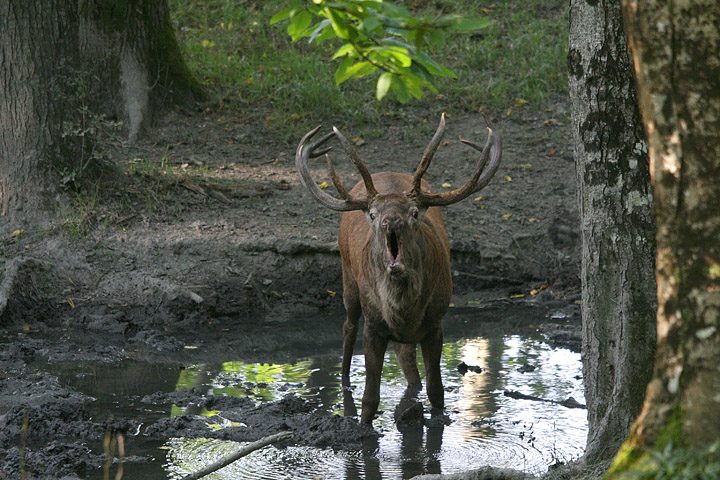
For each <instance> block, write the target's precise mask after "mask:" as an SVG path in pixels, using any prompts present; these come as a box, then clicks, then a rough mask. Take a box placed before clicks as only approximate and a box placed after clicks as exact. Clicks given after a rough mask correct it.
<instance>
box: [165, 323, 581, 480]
mask: <svg viewBox="0 0 720 480" xmlns="http://www.w3.org/2000/svg"><path fill="white" fill-rule="evenodd" d="M390 350H392V349H389V351H390ZM339 360H340V359H339V358H338V359H333V360H332V361H329V360H328V359H327V357H322V358H314V359H311V360H307V361H303V362H298V363H296V364H293V365H266V364H265V365H261V364H245V363H241V362H228V363H225V364H223V365H222V369H221V370H222V371H220V372H217V371H215V372H210V371H208V367H206V366H202V365H198V366H193V367H190V368H187V369H185V370H184V371H183V373H182V375H181V377H180V382H179V384H178V388H184V387H192V386H195V387H197V386H199V385H203V386H204V387H205V388H206V389H207V390H208V393H209V394H210V393H212V394H215V395H223V394H224V395H233V396H251V397H253V398H255V399H256V400H261V401H274V400H278V399H280V398H282V397H283V396H285V395H287V394H290V393H294V394H296V395H299V396H302V397H304V398H314V399H316V400H317V401H318V402H319V403H320V404H321V405H322V406H323V407H324V408H326V409H327V410H329V411H333V412H336V413H338V414H342V390H341V388H340V366H339ZM461 362H465V363H466V364H467V365H473V366H479V367H481V368H482V369H483V371H482V372H481V373H472V372H468V373H466V374H465V375H464V376H463V375H461V374H460V373H459V372H458V370H457V366H458V364H460V363H461ZM363 363H364V361H363V357H362V355H356V356H355V357H354V358H353V362H352V367H351V382H352V385H353V387H354V390H353V394H354V397H355V403H356V404H357V408H358V411H359V410H360V397H361V396H362V391H363V386H364V370H363ZM524 364H528V365H530V366H532V367H535V369H534V370H533V371H530V372H526V373H522V372H521V371H519V367H521V366H522V365H524ZM442 369H443V382H444V385H445V390H446V393H445V413H446V414H448V416H449V417H450V419H451V423H450V425H448V426H445V427H442V426H435V427H428V428H421V429H417V428H416V429H410V431H405V432H404V433H401V432H399V431H398V429H397V428H396V427H395V425H394V420H393V410H394V408H395V407H396V406H397V405H398V403H399V401H400V399H401V398H402V396H403V394H404V393H405V380H404V378H403V376H402V373H401V371H400V367H399V366H398V364H397V362H396V361H395V357H394V354H392V353H388V354H387V355H386V358H385V367H384V369H383V382H382V387H381V400H380V402H381V403H380V411H381V413H380V414H379V416H378V418H376V420H375V421H374V424H373V426H374V427H375V429H376V430H378V431H379V432H381V433H382V436H381V437H380V439H379V440H378V441H377V442H376V444H374V445H367V446H365V448H364V451H363V452H353V453H347V452H337V453H335V452H332V451H329V450H320V449H316V448H309V447H302V448H301V447H290V448H287V449H281V450H278V449H275V448H274V447H268V448H266V449H263V450H261V451H259V452H256V453H254V454H252V455H250V456H248V457H245V458H244V459H241V460H240V461H238V462H236V463H234V464H233V465H231V466H229V467H227V468H225V469H223V470H221V471H219V472H218V473H216V474H215V477H214V478H218V479H219V478H258V479H260V478H263V479H316V478H328V479H347V480H352V479H379V478H382V479H400V478H408V477H410V476H413V475H417V474H421V473H454V472H458V471H463V470H469V469H473V468H479V467H482V466H485V465H490V466H496V467H505V468H515V469H520V470H525V471H528V472H530V473H541V472H543V471H545V470H547V468H548V466H549V465H552V464H554V463H556V462H558V461H560V462H567V461H569V460H571V459H573V458H576V457H578V456H580V455H581V454H582V452H583V448H584V445H585V439H586V434H587V421H586V411H585V410H583V409H570V408H566V407H563V406H560V405H557V404H554V403H548V402H537V401H530V400H521V399H513V398H510V397H507V396H504V395H503V392H504V391H505V390H514V391H518V392H520V393H523V394H528V395H534V396H537V397H542V398H545V399H549V400H558V401H559V400H565V399H567V398H568V397H573V398H574V399H575V400H577V401H579V402H581V403H584V397H583V391H582V380H581V379H580V375H581V363H580V355H579V354H577V353H573V352H571V351H569V350H565V349H551V348H550V347H549V346H548V345H547V344H545V343H543V342H541V341H538V340H535V339H530V338H526V337H520V336H510V337H497V338H484V337H478V338H473V339H468V340H462V341H459V342H455V343H452V342H448V343H446V345H445V347H444V351H443V365H442ZM421 374H422V371H421ZM418 400H419V401H421V402H423V404H424V405H425V406H426V407H428V408H429V403H428V401H427V397H426V396H425V393H424V391H423V392H421V393H420V394H419V396H418ZM181 412H182V411H181V409H174V413H181ZM208 413H210V412H208ZM213 413H214V412H213ZM426 417H428V418H429V414H426ZM166 446H167V447H168V448H169V451H168V454H167V464H166V468H167V470H168V471H169V472H170V473H171V476H174V477H175V478H177V477H179V476H180V475H185V474H187V473H188V472H190V471H195V470H197V469H199V468H201V467H202V466H204V465H206V464H208V463H211V462H212V461H213V460H216V459H217V458H219V457H220V456H222V455H224V454H228V453H230V452H232V451H234V450H236V449H237V448H238V444H236V443H233V442H223V441H219V440H205V439H193V440H189V439H175V440H173V441H171V442H169V443H168V444H167V445H166Z"/></svg>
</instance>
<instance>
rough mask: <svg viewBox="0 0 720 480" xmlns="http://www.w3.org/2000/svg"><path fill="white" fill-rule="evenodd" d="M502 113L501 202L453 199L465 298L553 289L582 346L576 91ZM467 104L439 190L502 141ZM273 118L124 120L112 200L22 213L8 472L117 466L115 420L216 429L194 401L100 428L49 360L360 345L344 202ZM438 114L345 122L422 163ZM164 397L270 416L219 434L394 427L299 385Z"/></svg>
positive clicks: (551, 330)
mask: <svg viewBox="0 0 720 480" xmlns="http://www.w3.org/2000/svg"><path fill="white" fill-rule="evenodd" d="M489 113H490V118H491V120H492V121H493V122H494V124H495V127H497V129H498V130H499V131H500V132H501V133H502V135H503V138H504V153H503V164H502V167H501V169H500V171H499V172H498V174H497V175H496V177H495V179H494V180H493V181H492V183H491V184H490V185H489V186H488V187H487V188H486V189H485V190H483V191H482V192H481V193H479V194H478V195H477V196H481V197H482V198H476V199H473V198H469V199H466V200H465V201H463V202H461V203H459V204H456V205H454V206H450V207H447V208H445V212H444V214H445V219H446V224H447V229H448V233H449V236H450V241H451V249H452V258H453V266H452V269H453V279H454V287H455V295H454V298H453V305H454V308H457V309H463V308H464V309H487V308H490V309H498V307H499V306H502V305H503V304H507V303H512V302H536V303H543V304H552V305H553V307H554V308H559V309H564V310H565V311H567V312H568V313H569V314H570V317H569V318H571V325H570V328H569V329H568V328H566V327H563V326H560V327H558V326H557V325H553V324H548V325H546V326H540V327H541V328H545V330H546V332H548V335H549V336H550V337H553V338H555V339H556V340H558V341H565V342H569V343H570V344H572V345H573V346H574V347H575V348H577V342H578V334H577V326H578V325H577V324H578V313H577V310H578V309H577V305H576V304H575V302H576V300H577V298H578V292H579V280H578V269H579V255H578V246H579V238H578V228H577V224H578V213H577V207H576V202H575V172H574V166H573V162H572V155H571V145H570V133H569V126H568V115H567V105H566V104H565V103H564V102H563V101H562V100H558V101H556V102H554V103H552V104H551V105H550V106H549V107H548V109H547V110H545V111H543V112H539V113H538V112H532V111H530V110H527V111H524V110H523V109H522V108H520V109H516V110H515V111H513V112H512V113H511V114H510V115H507V112H489ZM448 114H449V118H448V131H447V134H446V141H445V142H444V143H443V144H442V147H441V149H440V150H439V151H438V153H437V154H436V156H435V160H434V162H433V165H432V166H431V168H430V171H429V175H428V177H427V179H428V180H429V181H430V183H431V184H432V185H433V186H434V187H435V189H436V190H443V188H442V187H441V186H440V185H441V184H443V183H450V184H451V185H452V186H453V188H455V187H457V186H459V185H461V184H462V183H464V181H465V179H466V178H467V176H468V175H469V173H470V172H471V170H472V167H473V164H474V162H475V160H476V158H477V154H476V152H475V151H473V150H471V149H469V148H467V147H465V146H464V145H462V144H461V143H460V142H459V141H458V140H457V138H458V137H459V136H462V137H463V138H468V139H473V140H475V141H477V142H480V143H483V142H484V140H485V135H486V133H485V132H486V130H485V127H484V124H483V121H482V118H481V117H480V116H479V115H478V114H468V113H462V114H461V113H454V112H452V111H449V112H448ZM256 120H257V119H253V118H252V116H248V118H247V119H246V120H242V119H238V118H237V116H234V117H230V116H227V115H225V114H223V113H222V112H214V111H211V110H198V111H195V112H187V111H185V112H179V111H173V112H167V113H165V114H164V115H162V116H161V117H160V118H158V119H156V124H155V126H154V128H153V129H152V130H151V131H150V132H149V133H148V134H147V135H146V136H145V138H144V139H142V140H140V141H139V142H138V143H137V144H135V145H127V144H126V143H125V142H124V141H123V140H122V139H121V138H119V137H117V136H112V135H110V136H108V138H106V139H105V141H104V143H103V144H102V145H100V146H99V148H100V149H101V152H102V156H103V157H104V158H105V161H106V162H108V163H110V164H112V165H115V166H116V167H117V168H118V169H119V170H118V171H119V172H121V173H119V174H118V180H117V181H116V182H115V183H114V184H113V185H112V186H108V187H103V189H106V190H103V191H100V192H98V194H97V198H96V199H95V200H93V199H87V198H86V199H85V201H86V202H90V201H94V202H96V203H93V205H91V207H92V208H90V207H88V212H85V213H84V215H85V216H84V217H83V218H82V222H78V224H77V225H76V224H75V223H73V222H74V221H75V220H73V218H72V215H70V217H68V218H69V220H67V221H65V222H64V223H65V224H64V225H59V226H56V227H53V228H50V229H44V230H39V229H30V228H25V229H22V232H18V227H17V226H15V225H2V229H1V230H0V234H1V235H2V237H1V238H0V249H1V250H0V252H1V253H2V254H3V256H4V262H3V263H2V265H1V266H2V269H1V270H0V372H1V376H0V452H2V453H0V478H17V477H18V476H19V474H20V472H21V471H22V472H25V475H26V477H25V478H61V477H63V476H67V478H76V477H84V476H86V475H88V472H91V471H97V469H99V468H101V467H102V465H103V462H104V458H103V456H102V452H98V451H97V450H93V449H90V448H89V447H88V442H90V441H98V440H100V439H102V438H103V437H104V436H105V435H106V434H107V432H114V433H123V434H124V435H127V436H133V435H145V436H148V437H150V438H159V439H163V438H170V437H173V436H193V435H200V434H201V433H202V434H204V435H207V428H206V425H205V423H206V422H207V420H198V419H196V418H195V417H193V416H191V415H186V416H180V417H175V418H173V419H169V418H165V419H160V420H158V421H157V422H156V423H154V424H151V425H142V426H139V425H136V424H134V423H133V421H131V420H128V419H125V418H117V417H116V418H113V419H112V420H111V421H106V422H102V423H99V422H98V421H97V420H95V419H93V418H92V417H91V415H90V414H89V413H88V405H89V404H91V402H92V401H93V399H92V398H90V397H88V396H87V395H84V394H82V393H80V392H76V391H73V390H72V389H71V388H70V387H68V386H67V385H63V384H62V383H61V382H60V380H59V379H58V378H57V377H55V376H53V375H51V374H49V373H48V372H47V371H46V370H45V369H43V368H42V367H41V366H38V365H43V364H47V363H52V362H63V361H69V360H83V361H92V362H98V363H103V364H107V363H113V362H120V361H122V360H126V359H139V360H146V361H151V362H178V363H192V362H200V361H206V362H207V361H212V360H223V361H224V360H227V359H242V360H244V361H253V362H281V361H282V362H291V361H293V360H294V359H293V358H288V354H287V353H284V351H286V350H287V348H286V347H287V346H288V345H293V346H294V347H298V346H299V347H302V348H299V349H298V351H303V348H305V349H306V350H305V351H308V352H311V351H317V350H319V349H323V348H324V349H328V350H329V351H332V349H335V350H336V351H337V354H338V356H339V355H340V348H339V345H340V335H341V334H340V332H341V322H342V310H343V307H342V301H341V292H342V286H341V274H340V260H339V254H338V248H337V244H336V242H335V235H336V231H337V226H338V222H339V214H338V213H336V212H332V211H329V210H325V209H324V208H323V207H322V206H320V205H319V204H317V203H315V202H314V201H313V200H312V199H311V198H310V196H309V195H308V194H306V192H305V191H304V190H303V188H302V186H301V185H300V184H299V181H298V176H297V173H296V171H295V167H294V163H293V157H294V150H295V146H296V143H295V142H296V141H297V139H295V140H294V141H290V142H288V143H282V142H278V141H273V140H272V138H273V137H272V134H271V132H267V131H266V130H264V129H263V128H260V127H258V123H257V121H256ZM436 122H437V118H433V117H427V118H405V117H402V116H397V117H388V118H387V124H386V125H383V126H378V128H377V129H376V130H378V131H382V132H383V133H382V134H381V135H380V136H378V137H372V138H364V137H363V132H356V131H346V132H345V133H346V134H347V135H348V136H349V137H352V138H353V141H355V143H356V145H357V149H358V151H359V153H360V154H361V156H362V157H363V159H364V160H365V162H366V164H367V165H368V167H369V168H370V169H371V171H373V172H376V171H381V170H396V171H404V172H412V171H413V170H414V168H415V166H416V164H417V162H418V160H419V158H420V156H421V154H422V151H423V149H424V147H425V145H426V144H427V142H428V141H429V139H430V137H431V136H432V133H433V131H434V128H435V125H436ZM312 127H314V125H307V129H310V128H312ZM336 150H337V148H336ZM334 158H335V164H336V165H337V166H338V170H339V172H340V173H341V176H342V177H343V178H344V179H345V182H346V184H347V185H348V186H349V185H351V184H352V183H354V182H356V181H357V180H358V179H359V175H358V174H357V172H355V171H353V169H352V168H351V167H350V165H349V162H348V161H347V160H346V158H344V155H341V154H340V153H335V157H334ZM315 172H316V178H317V181H318V182H321V181H323V180H326V179H327V175H326V169H325V166H324V165H323V162H319V161H318V162H317V169H316V170H315ZM166 173H167V174H168V175H166ZM477 196H476V197H477ZM62 215H63V214H62V213H61V216H62ZM65 215H66V216H67V215H69V214H65ZM13 232H14V234H13ZM531 291H534V293H537V294H536V295H531ZM535 327H536V326H533V327H532V328H535ZM189 345H192V346H193V349H188V348H185V347H186V346H189ZM164 395H165V394H163V393H161V392H158V394H157V395H156V396H155V397H154V398H151V399H149V400H148V401H149V402H153V401H154V402H160V403H175V404H177V405H178V406H182V403H183V402H194V403H201V404H209V403H213V402H217V405H221V407H218V406H217V405H215V406H214V407H213V408H215V409H221V410H223V411H227V412H230V414H233V413H232V412H235V413H234V414H235V415H237V416H242V417H243V418H250V417H252V418H256V420H257V422H256V423H257V424H256V425H255V424H251V423H249V421H248V420H244V423H246V424H248V425H249V427H247V428H246V429H245V430H242V431H241V430H223V431H222V432H224V433H217V435H224V436H227V437H228V438H231V439H237V440H243V441H245V440H254V439H256V438H258V437H260V436H263V435H266V434H270V433H275V432H276V431H278V430H279V429H285V428H290V429H294V430H295V431H297V432H298V433H300V435H299V436H300V437H302V438H304V439H305V440H303V441H305V442H307V443H309V444H313V445H319V446H327V447H332V448H349V449H352V448H356V446H357V445H356V444H357V441H358V439H361V438H364V437H365V436H370V437H372V435H374V433H373V432H372V431H368V430H367V429H364V428H363V427H360V426H358V425H357V423H356V422H355V421H354V420H352V419H348V418H341V417H330V416H328V415H327V414H324V413H323V412H317V411H315V410H314V409H313V406H312V405H307V404H304V403H303V402H301V401H296V399H293V398H290V399H287V400H284V401H283V402H279V403H277V404H272V405H269V406H264V407H258V406H256V405H249V404H245V403H243V402H242V401H240V400H237V399H233V400H228V399H223V398H213V397H207V396H203V395H201V394H198V393H197V392H180V393H177V394H173V395H176V396H178V395H179V396H182V395H185V396H186V398H184V399H183V398H169V397H167V396H166V395H165V396H164ZM223 402H224V403H223ZM250 412H254V413H252V414H251V413H250ZM258 412H259V413H258ZM253 415H254V417H253ZM277 419H282V420H281V421H279V423H278V420H277ZM24 422H27V426H26V428H24V427H23V425H24ZM288 426H289V427H288ZM310 430H312V431H316V432H317V431H320V432H326V433H324V434H322V435H310V434H309V432H310ZM141 460H142V459H140V461H141Z"/></svg>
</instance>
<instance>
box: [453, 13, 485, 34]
mask: <svg viewBox="0 0 720 480" xmlns="http://www.w3.org/2000/svg"><path fill="white" fill-rule="evenodd" d="M490 25H491V22H490V20H488V19H487V17H455V18H450V26H451V27H452V28H453V30H458V31H460V32H472V31H474V30H480V29H482V28H486V27H489V26H490Z"/></svg>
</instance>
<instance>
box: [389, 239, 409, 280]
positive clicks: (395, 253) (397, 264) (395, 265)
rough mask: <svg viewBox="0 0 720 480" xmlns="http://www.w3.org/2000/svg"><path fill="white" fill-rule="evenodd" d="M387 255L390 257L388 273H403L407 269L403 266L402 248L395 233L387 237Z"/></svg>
mask: <svg viewBox="0 0 720 480" xmlns="http://www.w3.org/2000/svg"><path fill="white" fill-rule="evenodd" d="M386 240H387V255H388V272H390V273H392V272H402V271H403V270H405V267H404V266H403V264H402V246H401V245H400V239H399V238H398V236H397V234H396V233H395V232H391V233H389V234H388V235H387V237H386Z"/></svg>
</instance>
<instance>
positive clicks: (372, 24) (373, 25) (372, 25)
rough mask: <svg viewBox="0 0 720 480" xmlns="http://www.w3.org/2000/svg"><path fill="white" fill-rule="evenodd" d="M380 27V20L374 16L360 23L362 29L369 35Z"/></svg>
mask: <svg viewBox="0 0 720 480" xmlns="http://www.w3.org/2000/svg"><path fill="white" fill-rule="evenodd" d="M380 25H381V22H380V20H379V19H378V18H377V17H374V16H369V17H367V18H365V19H364V20H363V21H362V29H363V30H365V31H366V32H369V33H372V32H374V31H375V30H376V29H377V28H378V27H380Z"/></svg>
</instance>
